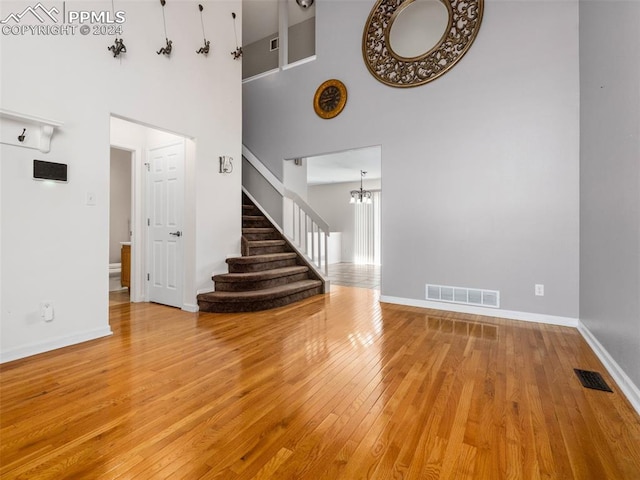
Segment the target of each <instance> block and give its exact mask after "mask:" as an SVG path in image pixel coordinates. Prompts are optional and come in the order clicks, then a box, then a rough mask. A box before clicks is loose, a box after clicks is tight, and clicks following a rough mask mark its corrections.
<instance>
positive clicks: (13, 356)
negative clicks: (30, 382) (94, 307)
mask: <svg viewBox="0 0 640 480" xmlns="http://www.w3.org/2000/svg"><path fill="white" fill-rule="evenodd" d="M109 335H113V332H112V331H111V327H103V328H96V329H94V330H87V331H86V332H77V333H74V334H72V335H67V336H64V337H57V338H52V339H50V340H46V341H44V342H38V343H31V344H29V345H24V346H22V347H18V348H13V349H10V350H5V351H3V352H0V363H5V362H11V361H13V360H18V359H20V358H25V357H30V356H31V355H37V354H39V353H44V352H49V351H51V350H56V349H58V348H63V347H69V346H71V345H76V344H78V343H82V342H87V341H89V340H95V339H96V338H102V337H108V336H109Z"/></svg>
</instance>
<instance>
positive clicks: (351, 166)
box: [306, 146, 382, 185]
mask: <svg viewBox="0 0 640 480" xmlns="http://www.w3.org/2000/svg"><path fill="white" fill-rule="evenodd" d="M380 156H381V151H380V147H379V146H376V147H366V148H359V149H357V150H348V151H346V152H339V153H332V154H328V155H319V156H315V157H307V159H306V161H307V184H308V185H325V184H328V183H344V182H359V181H360V170H364V171H365V172H367V174H366V175H365V177H364V181H365V183H366V181H367V179H369V180H373V179H376V178H381V177H382V171H381V170H382V169H381V161H380V158H381V157H380Z"/></svg>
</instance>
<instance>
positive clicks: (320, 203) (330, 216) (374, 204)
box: [283, 145, 382, 289]
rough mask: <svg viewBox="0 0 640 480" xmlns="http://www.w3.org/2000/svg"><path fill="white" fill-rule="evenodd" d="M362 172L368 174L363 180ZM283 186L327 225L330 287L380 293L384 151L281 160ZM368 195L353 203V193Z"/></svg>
mask: <svg viewBox="0 0 640 480" xmlns="http://www.w3.org/2000/svg"><path fill="white" fill-rule="evenodd" d="M361 171H364V172H366V174H365V175H364V177H363V176H362V175H361ZM283 178H284V181H283V183H284V186H285V187H286V188H287V189H289V190H292V191H294V192H295V193H297V194H298V195H299V196H300V197H302V199H303V200H305V201H306V202H307V203H308V204H309V206H310V207H311V208H312V209H313V210H314V211H315V212H316V213H317V214H318V215H319V216H320V217H322V219H323V220H324V221H325V222H326V223H327V224H328V225H329V227H330V229H331V233H330V235H329V252H328V257H327V258H328V259H329V280H330V282H331V284H332V285H346V286H356V287H361V288H370V289H380V271H381V267H382V255H381V246H382V236H381V231H382V230H381V221H382V215H381V210H382V148H381V147H380V146H379V145H378V146H372V147H364V148H356V149H352V150H347V151H341V152H333V153H329V154H322V155H310V156H306V157H303V158H296V159H291V160H285V162H284V168H283ZM361 179H362V187H363V189H364V190H366V191H368V192H371V202H370V203H355V204H354V203H351V191H353V190H359V189H360V186H361V183H360V182H361Z"/></svg>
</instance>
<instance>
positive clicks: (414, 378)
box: [0, 286, 640, 480]
mask: <svg viewBox="0 0 640 480" xmlns="http://www.w3.org/2000/svg"><path fill="white" fill-rule="evenodd" d="M377 295H378V293H377V291H375V290H366V289H359V288H350V287H338V286H336V287H334V290H333V292H332V293H331V294H330V295H324V296H319V297H316V298H311V299H308V300H305V301H303V302H302V303H300V304H298V305H296V306H288V307H283V308H280V309H277V310H272V311H268V312H262V313H254V314H191V313H185V312H182V311H179V310H176V309H172V308H168V307H162V306H159V305H154V304H128V303H125V304H120V305H115V306H113V307H111V325H112V328H113V330H114V335H113V336H112V337H109V338H104V339H100V340H95V341H92V342H87V343H85V344H81V345H77V346H73V347H69V348H66V349H61V350H58V351H54V352H49V353H46V354H43V355H39V356H35V357H32V358H28V359H23V360H19V361H15V362H11V363H7V364H4V365H2V366H1V367H0V382H1V383H0V386H1V395H2V396H1V410H0V413H1V417H0V443H1V446H0V465H1V466H0V477H1V478H2V479H3V480H7V479H15V478H22V479H30V480H33V479H56V480H58V479H65V478H74V479H76V478H77V479H97V478H99V479H147V478H148V479H170V478H171V479H173V478H184V479H200V478H202V479H224V480H234V479H310V480H322V479H332V480H335V479H348V480H351V479H360V478H371V479H392V478H393V479H409V478H411V479H437V478H440V479H447V480H449V479H454V480H457V479H465V478H476V479H491V480H493V479H525V480H528V479H537V478H549V479H562V478H567V479H571V478H575V479H581V480H584V479H595V480H604V479H615V480H621V479H630V480H634V479H636V480H637V479H639V478H640V418H639V417H638V415H637V414H636V413H635V412H634V411H633V410H632V408H631V406H630V405H629V404H628V402H627V401H626V399H624V397H623V396H622V395H621V394H620V393H619V390H618V388H617V386H616V385H615V384H614V383H613V381H612V379H611V378H610V377H609V376H608V375H607V374H606V372H605V371H604V369H603V367H602V366H601V364H600V363H599V361H598V360H597V359H596V357H595V356H594V354H593V353H592V352H591V351H590V349H589V347H588V346H587V345H586V343H585V342H584V340H583V339H582V338H581V336H580V335H579V333H578V332H577V331H575V330H573V329H569V328H563V327H555V326H545V325H539V324H531V323H524V322H516V321H506V320H501V319H495V318H487V317H477V316H471V315H457V314H447V313H443V312H437V311H430V310H422V309H417V308H408V307H400V306H394V305H389V304H380V303H378V301H377ZM573 368H583V369H588V370H597V371H600V372H602V373H603V376H604V377H605V379H606V380H607V382H608V383H609V384H610V385H611V386H612V387H613V389H614V393H605V392H601V391H596V390H588V389H585V388H583V387H582V386H581V385H580V383H579V382H578V380H577V378H576V377H575V375H574V372H573Z"/></svg>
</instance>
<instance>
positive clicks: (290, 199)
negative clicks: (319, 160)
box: [242, 145, 329, 276]
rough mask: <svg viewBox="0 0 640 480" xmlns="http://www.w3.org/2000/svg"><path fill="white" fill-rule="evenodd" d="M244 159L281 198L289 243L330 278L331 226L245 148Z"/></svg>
mask: <svg viewBox="0 0 640 480" xmlns="http://www.w3.org/2000/svg"><path fill="white" fill-rule="evenodd" d="M242 155H243V157H244V158H245V159H246V160H247V161H248V162H249V163H250V164H251V165H252V166H253V167H254V168H255V169H256V170H257V171H258V172H259V173H260V174H261V175H262V177H263V178H264V179H265V180H267V181H268V182H269V184H271V186H272V187H273V188H274V189H275V190H276V191H277V192H278V193H279V194H280V195H281V196H282V218H283V224H284V225H280V226H279V227H280V228H281V229H282V233H284V235H285V236H286V237H287V239H288V240H289V242H291V244H292V245H293V246H294V247H295V248H296V249H297V250H298V252H299V253H300V254H302V255H304V257H305V258H306V259H307V261H308V262H309V263H311V264H312V265H313V266H314V267H316V269H317V270H318V271H319V272H322V273H324V275H325V276H328V274H329V225H328V224H327V222H325V221H324V220H323V219H322V218H321V217H320V215H318V214H317V213H316V212H315V211H314V210H313V208H311V207H310V206H309V205H308V204H307V202H305V201H304V200H303V199H302V198H301V197H300V196H299V195H298V194H297V193H295V192H292V191H291V190H288V189H287V188H285V187H284V185H283V184H282V182H280V180H278V179H277V178H276V176H275V175H273V173H271V172H270V171H269V169H267V167H265V166H264V164H263V163H262V162H261V161H260V160H259V159H258V158H257V157H256V156H255V155H254V154H253V153H252V152H251V150H249V149H248V148H247V147H245V146H244V145H243V146H242Z"/></svg>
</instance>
